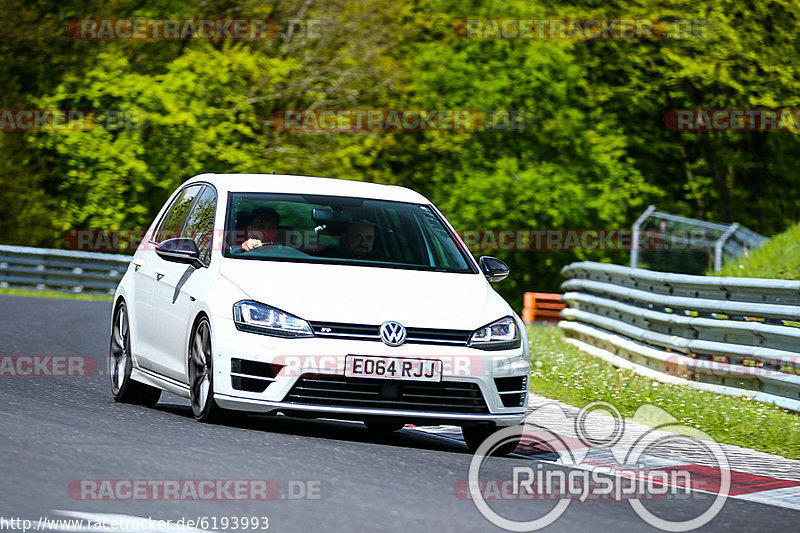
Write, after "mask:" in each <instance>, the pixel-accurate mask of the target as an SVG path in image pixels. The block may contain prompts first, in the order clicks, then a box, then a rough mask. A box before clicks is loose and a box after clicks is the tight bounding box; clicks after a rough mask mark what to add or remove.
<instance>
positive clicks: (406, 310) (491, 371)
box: [109, 174, 530, 453]
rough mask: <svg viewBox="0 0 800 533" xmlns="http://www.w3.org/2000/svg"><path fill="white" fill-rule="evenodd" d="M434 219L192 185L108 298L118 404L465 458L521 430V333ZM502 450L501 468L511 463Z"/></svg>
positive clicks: (362, 200)
mask: <svg viewBox="0 0 800 533" xmlns="http://www.w3.org/2000/svg"><path fill="white" fill-rule="evenodd" d="M507 275H508V268H507V267H506V265H505V264H504V263H503V262H502V261H500V260H498V259H495V258H491V257H482V258H481V259H480V261H475V259H474V258H473V257H472V255H471V254H470V252H469V251H468V250H467V247H466V246H465V244H464V242H463V241H462V240H461V238H460V237H459V236H458V234H457V233H456V232H455V230H454V229H453V227H452V226H451V225H450V224H449V223H448V222H447V220H445V218H444V216H443V215H442V214H441V213H440V212H439V210H438V209H436V207H434V206H433V205H432V204H431V202H430V201H428V200H427V199H426V198H425V197H423V196H422V195H420V194H418V193H416V192H414V191H411V190H409V189H406V188H402V187H395V186H387V185H377V184H372V183H364V182H358V181H348V180H337V179H326V178H313V177H303V176H276V175H238V174H203V175H200V176H197V177H195V178H192V179H190V180H189V181H187V182H186V183H184V184H183V185H181V186H180V187H179V188H178V190H177V191H175V193H174V194H173V195H172V196H171V197H170V199H169V200H168V201H167V203H166V204H165V205H164V207H163V208H162V209H161V211H160V212H159V214H158V217H157V218H156V220H155V221H154V223H153V225H152V226H151V228H150V230H149V231H148V234H147V236H146V238H145V239H144V241H143V242H142V243H141V245H140V246H139V248H138V250H137V251H136V254H135V255H134V257H133V260H132V261H131V264H130V267H129V268H128V271H127V272H126V273H125V275H124V276H123V278H122V280H121V281H120V284H119V286H118V287H117V290H116V293H115V295H114V305H113V315H112V330H111V348H110V354H109V376H110V378H111V389H112V393H113V395H114V398H115V399H116V400H117V401H121V402H131V403H138V404H142V405H154V404H155V403H156V402H157V401H158V399H159V397H160V394H161V391H162V390H164V391H168V392H171V393H174V394H178V395H180V396H183V397H186V398H189V399H190V400H191V404H192V410H193V411H194V415H195V417H196V418H197V419H198V420H201V421H211V420H213V419H219V418H220V417H221V416H224V414H225V412H226V411H228V410H236V411H249V412H259V413H283V414H286V415H293V416H303V417H324V418H337V419H357V420H363V421H364V422H365V424H366V425H367V427H368V428H370V429H372V430H375V431H392V430H396V429H400V428H402V427H403V425H404V424H405V423H417V424H442V423H447V424H456V425H460V426H461V427H462V428H463V433H464V437H465V440H466V442H467V444H468V446H469V447H470V448H471V449H475V448H477V446H478V445H480V443H481V442H482V441H483V440H484V439H485V438H486V437H487V436H488V435H490V434H491V433H492V432H493V431H495V430H496V429H497V428H499V427H503V426H511V425H517V424H519V423H520V422H521V421H522V419H523V418H524V415H525V406H526V403H527V396H528V376H529V373H530V356H529V351H528V341H527V336H526V335H525V334H524V326H523V323H522V321H521V320H520V318H519V317H518V316H517V315H516V314H515V313H514V311H513V310H512V309H511V307H510V306H509V305H508V303H506V302H505V301H504V300H503V299H502V298H501V297H500V296H499V295H498V294H497V293H496V292H495V291H494V290H493V289H492V288H491V286H490V285H489V282H490V281H499V280H501V279H503V278H505V277H506V276H507ZM515 444H516V443H510V444H509V445H507V446H506V447H505V448H504V449H503V450H502V451H501V453H502V452H503V451H510V450H511V449H513V448H514V446H515Z"/></svg>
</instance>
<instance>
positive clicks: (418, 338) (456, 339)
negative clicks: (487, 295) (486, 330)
mask: <svg viewBox="0 0 800 533" xmlns="http://www.w3.org/2000/svg"><path fill="white" fill-rule="evenodd" d="M311 329H313V330H314V335H315V336H317V337H325V338H336V339H349V340H362V341H378V342H380V340H381V336H380V326H370V325H363V324H342V323H337V322H311ZM471 334H472V332H471V331H462V330H457V329H429V328H406V343H411V344H441V345H447V346H466V345H467V342H468V341H469V336H470V335H471Z"/></svg>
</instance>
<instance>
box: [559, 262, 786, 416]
mask: <svg viewBox="0 0 800 533" xmlns="http://www.w3.org/2000/svg"><path fill="white" fill-rule="evenodd" d="M561 273H562V274H563V275H564V276H565V277H566V278H568V279H567V281H565V282H564V283H563V284H562V286H561V287H562V289H563V290H564V292H565V294H564V297H563V299H564V302H565V303H566V304H567V308H566V309H564V310H563V311H562V312H561V318H562V321H561V322H560V323H559V326H560V327H561V328H562V329H563V330H564V331H565V333H566V334H567V336H568V337H571V338H574V339H577V340H579V341H582V342H584V343H587V344H590V345H593V346H595V347H598V348H602V349H604V350H606V351H608V352H611V353H612V354H614V355H616V356H617V357H621V358H622V359H624V360H627V361H630V362H633V363H636V364H638V365H640V366H641V367H644V368H647V369H649V370H650V371H652V370H656V371H658V372H661V373H663V374H665V375H669V376H675V377H679V378H684V379H687V380H690V381H692V382H696V383H703V384H705V385H704V386H703V387H700V388H704V389H706V390H715V391H716V392H720V393H724V394H737V391H738V393H739V394H745V393H746V392H747V391H751V392H752V391H755V392H756V393H757V396H755V397H756V398H757V399H760V400H763V401H768V402H772V403H775V404H778V405H781V406H783V407H787V408H790V409H794V410H800V281H784V280H772V279H755V278H728V277H709V276H692V275H686V274H672V273H663V272H654V271H649V270H643V269H638V268H630V267H624V266H619V265H610V264H602V263H590V262H583V263H573V264H571V265H568V266H566V267H564V268H563V269H562V271H561ZM709 386H710V387H709ZM715 387H716V388H715ZM748 395H750V396H753V394H748Z"/></svg>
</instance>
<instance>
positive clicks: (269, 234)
mask: <svg viewBox="0 0 800 533" xmlns="http://www.w3.org/2000/svg"><path fill="white" fill-rule="evenodd" d="M280 221H281V216H280V215H279V214H278V212H277V211H276V210H275V209H273V208H271V207H257V208H255V209H253V210H252V211H250V215H249V216H248V217H247V229H246V232H245V237H247V240H245V241H244V242H243V243H242V250H243V251H245V252H249V251H250V250H255V249H256V248H258V247H259V246H262V245H263V244H264V243H263V242H262V241H261V239H264V240H265V241H266V242H270V241H273V242H274V241H275V238H276V233H277V230H278V224H280Z"/></svg>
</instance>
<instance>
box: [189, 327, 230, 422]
mask: <svg viewBox="0 0 800 533" xmlns="http://www.w3.org/2000/svg"><path fill="white" fill-rule="evenodd" d="M188 377H189V399H190V401H191V403H192V413H193V414H194V417H195V419H196V420H199V421H200V422H205V423H209V424H215V423H217V422H220V421H221V419H222V415H223V410H222V408H220V407H219V406H218V405H217V402H215V401H214V356H213V352H212V347H211V323H210V322H209V321H208V318H206V317H202V318H201V319H200V320H198V321H197V324H196V325H195V327H194V329H193V330H192V336H191V337H190V340H189V376H188Z"/></svg>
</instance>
